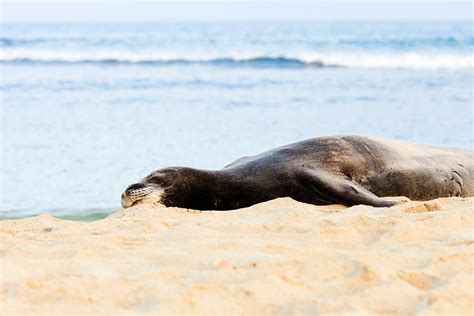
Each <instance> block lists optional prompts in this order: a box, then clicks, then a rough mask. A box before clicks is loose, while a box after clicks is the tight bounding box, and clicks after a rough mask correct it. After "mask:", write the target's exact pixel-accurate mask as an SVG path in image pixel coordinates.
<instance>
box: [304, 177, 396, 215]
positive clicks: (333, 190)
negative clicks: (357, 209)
mask: <svg viewBox="0 0 474 316" xmlns="http://www.w3.org/2000/svg"><path fill="white" fill-rule="evenodd" d="M301 173H302V177H303V178H304V180H306V181H309V182H310V185H311V187H312V189H313V190H314V194H315V200H326V201H331V202H334V203H340V204H344V205H358V204H366V205H371V206H375V207H389V206H393V205H395V204H397V203H396V202H392V201H387V200H384V199H381V198H379V197H378V196H376V195H375V194H373V193H372V192H370V191H368V190H366V189H364V188H363V187H361V186H360V185H359V184H357V183H355V182H354V181H351V180H349V179H347V178H344V177H343V176H339V175H336V174H332V173H329V172H326V171H323V170H317V169H309V168H305V169H303V170H302V171H301Z"/></svg>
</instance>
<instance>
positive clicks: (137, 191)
mask: <svg viewBox="0 0 474 316" xmlns="http://www.w3.org/2000/svg"><path fill="white" fill-rule="evenodd" d="M150 195H152V196H155V198H156V199H158V201H159V203H161V204H164V205H165V206H176V207H184V208H192V209H198V210H229V209H236V208H242V207H246V206H249V205H252V204H255V203H259V202H263V201H267V200H271V199H274V198H278V197H291V198H293V199H294V200H297V201H300V202H304V203H310V204H316V205H326V204H335V203H339V204H344V205H356V204H367V205H372V206H376V207H385V206H392V205H394V204H395V203H394V202H391V201H387V200H384V199H382V198H380V197H384V196H400V195H401V196H406V197H408V198H410V199H412V200H429V199H434V198H438V197H450V196H460V197H467V196H473V195H474V152H473V151H472V150H462V149H453V148H442V147H434V146H423V145H413V144H409V143H404V142H399V141H391V140H385V139H380V138H374V137H362V136H333V137H319V138H313V139H309V140H305V141H301V142H298V143H294V144H290V145H286V146H283V147H279V148H276V149H272V150H270V151H267V152H264V153H262V154H259V155H256V156H251V157H243V158H240V159H238V160H237V161H235V162H233V163H231V164H230V165H228V166H226V167H225V168H224V169H222V170H216V171H207V170H199V169H191V168H185V167H173V168H166V169H161V170H157V171H154V172H152V173H151V174H150V175H148V176H147V177H146V178H144V179H143V180H141V181H140V182H138V183H135V184H132V185H130V186H129V187H128V188H127V189H126V190H125V192H124V193H123V194H122V205H123V207H125V208H126V207H130V206H132V205H134V204H135V203H137V202H139V201H142V200H143V199H144V198H146V197H147V196H150Z"/></svg>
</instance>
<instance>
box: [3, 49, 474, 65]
mask: <svg viewBox="0 0 474 316" xmlns="http://www.w3.org/2000/svg"><path fill="white" fill-rule="evenodd" d="M0 62H2V63H61V64H80V63H90V64H143V65H173V64H174V65H176V64H209V65H222V66H229V67H233V66H248V67H276V68H311V67H313V68H323V67H342V68H389V69H397V68H400V69H403V68H405V69H443V68H444V69H463V68H466V69H471V68H474V56H472V55H471V54H436V55H435V54H428V53H427V54H422V53H400V54H364V53H360V54H357V53H355V54H338V53H332V54H331V53H327V54H317V53H310V54H308V53H305V54H281V55H269V54H236V55H232V54H229V55H207V56H197V55H171V54H168V55H166V54H147V53H131V52H104V53H98V52H83V53H74V52H42V51H16V50H13V51H8V50H4V51H0Z"/></svg>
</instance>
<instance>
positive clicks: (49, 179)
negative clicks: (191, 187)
mask: <svg viewBox="0 0 474 316" xmlns="http://www.w3.org/2000/svg"><path fill="white" fill-rule="evenodd" d="M472 27H473V24H472V22H452V23H448V22H443V23H415V22H411V23H362V22H358V23H342V22H339V23H263V22H262V23H178V24H174V23H163V24H159V23H143V24H139V23H114V24H111V23H109V24H91V23H88V24H79V23H77V24H3V25H2V26H1V36H0V74H1V77H0V93H1V99H0V100H1V110H2V111H1V116H2V133H1V137H2V138H1V145H2V150H1V154H2V168H1V171H2V172H1V177H2V189H1V201H0V212H1V213H0V214H1V216H2V218H16V217H23V216H29V215H34V214H40V213H49V214H52V215H55V216H62V217H66V218H76V219H77V218H82V219H90V218H97V217H100V216H103V215H101V214H105V213H108V212H110V211H112V210H114V209H118V208H120V194H121V192H122V191H123V189H124V188H125V187H126V186H127V185H128V184H130V183H133V182H136V181H137V180H139V179H141V178H142V177H144V176H145V175H147V174H148V173H149V172H151V171H152V170H155V169H158V168H162V167H166V166H171V165H172V166H190V167H196V168H204V169H219V168H222V167H223V166H224V165H226V164H228V163H229V162H231V161H233V160H235V159H237V158H239V157H241V156H245V155H252V154H257V153H259V152H262V151H264V150H267V149H270V148H273V147H276V146H279V145H284V144H287V143H291V142H295V141H298V140H302V139H305V138H310V137H315V136H323V135H331V134H365V135H375V136H382V137H389V138H394V139H400V140H406V141H411V142H415V143H426V144H433V145H443V146H451V147H463V148H472V146H473V144H474V136H473V122H474V118H473V96H472V93H473V92H472V91H473V68H474V65H473V61H474V59H473V54H472V49H473V47H474V37H473V33H472Z"/></svg>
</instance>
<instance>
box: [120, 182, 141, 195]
mask: <svg viewBox="0 0 474 316" xmlns="http://www.w3.org/2000/svg"><path fill="white" fill-rule="evenodd" d="M144 187H145V186H144V185H143V184H141V183H134V184H132V185H129V186H128V187H127V188H126V189H125V192H126V193H132V192H133V191H135V190H139V189H143V188H144Z"/></svg>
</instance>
